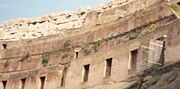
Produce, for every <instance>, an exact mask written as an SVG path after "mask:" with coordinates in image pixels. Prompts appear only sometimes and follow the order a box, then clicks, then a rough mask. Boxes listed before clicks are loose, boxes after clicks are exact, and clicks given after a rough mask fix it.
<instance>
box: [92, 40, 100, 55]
mask: <svg viewBox="0 0 180 89" xmlns="http://www.w3.org/2000/svg"><path fill="white" fill-rule="evenodd" d="M101 43H102V42H101V41H100V40H98V41H96V42H95V43H94V44H93V49H94V51H95V52H97V51H98V47H100V46H101Z"/></svg>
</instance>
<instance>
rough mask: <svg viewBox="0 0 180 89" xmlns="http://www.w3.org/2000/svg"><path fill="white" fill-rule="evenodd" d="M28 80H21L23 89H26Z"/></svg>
mask: <svg viewBox="0 0 180 89" xmlns="http://www.w3.org/2000/svg"><path fill="white" fill-rule="evenodd" d="M25 84H26V78H24V79H21V89H25Z"/></svg>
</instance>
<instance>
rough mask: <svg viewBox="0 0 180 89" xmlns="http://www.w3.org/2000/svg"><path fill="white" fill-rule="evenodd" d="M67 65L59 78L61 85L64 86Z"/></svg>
mask: <svg viewBox="0 0 180 89" xmlns="http://www.w3.org/2000/svg"><path fill="white" fill-rule="evenodd" d="M67 69H68V68H67V67H65V68H64V70H63V73H62V79H61V86H62V87H63V86H65V82H66V75H67Z"/></svg>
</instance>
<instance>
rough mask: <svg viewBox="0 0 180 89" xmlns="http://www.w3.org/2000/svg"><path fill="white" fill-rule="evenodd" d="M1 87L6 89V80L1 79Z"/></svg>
mask: <svg viewBox="0 0 180 89" xmlns="http://www.w3.org/2000/svg"><path fill="white" fill-rule="evenodd" d="M2 84H3V89H6V85H7V81H2Z"/></svg>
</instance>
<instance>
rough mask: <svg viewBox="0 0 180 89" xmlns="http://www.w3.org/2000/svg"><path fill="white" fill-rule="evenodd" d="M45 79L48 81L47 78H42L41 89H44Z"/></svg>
mask: <svg viewBox="0 0 180 89" xmlns="http://www.w3.org/2000/svg"><path fill="white" fill-rule="evenodd" d="M45 79H46V77H45V76H42V77H40V81H41V85H40V86H41V87H40V89H44V84H45Z"/></svg>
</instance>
